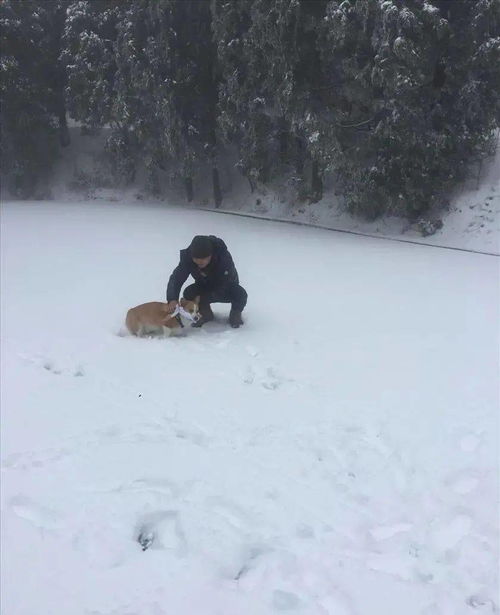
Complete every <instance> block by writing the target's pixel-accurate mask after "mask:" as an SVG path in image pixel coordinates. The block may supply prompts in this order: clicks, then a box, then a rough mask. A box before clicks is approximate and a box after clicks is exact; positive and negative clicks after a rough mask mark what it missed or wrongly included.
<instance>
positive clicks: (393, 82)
mask: <svg viewBox="0 0 500 615" xmlns="http://www.w3.org/2000/svg"><path fill="white" fill-rule="evenodd" d="M452 5H453V6H452ZM452 5H451V4H450V3H446V2H441V3H438V2H434V3H431V2H429V1H425V0H407V1H405V2H403V1H402V0H358V1H356V2H354V1H350V0H344V1H343V2H336V1H332V2H330V3H329V5H328V8H327V19H326V20H325V25H324V31H323V40H322V44H321V53H322V58H323V63H324V68H325V70H326V71H328V72H329V73H330V74H331V75H333V76H334V79H335V80H336V81H337V83H338V88H337V91H336V92H335V97H334V101H333V110H334V114H335V116H336V120H335V125H336V129H335V133H336V135H337V138H336V141H337V142H338V144H339V149H333V150H332V155H331V159H330V166H331V168H333V169H335V171H336V172H337V174H338V176H339V178H340V181H341V182H342V185H343V190H344V193H345V196H346V199H347V203H348V205H349V207H350V209H351V210H352V211H354V212H357V213H360V214H363V215H366V216H368V217H376V216H377V215H380V214H382V213H395V214H400V215H407V216H409V217H410V218H411V217H416V216H418V215H420V214H421V213H422V212H424V211H426V210H427V209H429V208H430V207H432V206H433V205H434V204H438V203H439V201H440V199H441V198H442V195H443V193H444V192H445V191H448V190H450V188H451V187H452V186H453V185H455V184H456V183H457V181H459V180H460V179H462V178H463V176H464V173H465V170H466V167H467V164H468V161H469V159H470V156H471V155H472V154H473V152H474V150H475V149H476V148H478V147H479V148H481V145H482V143H484V140H485V139H486V138H487V137H488V135H489V134H490V132H491V130H492V128H493V127H494V126H495V122H498V94H497V92H495V87H496V86H495V84H497V83H498V71H499V70H500V62H496V63H495V64H489V63H490V61H491V62H492V61H493V60H495V59H498V35H499V31H498V2H494V1H492V2H489V0H484V2H483V1H482V0H480V1H479V2H477V3H471V2H466V1H462V0H454V1H453V3H452ZM471 24H472V27H471ZM486 65H487V66H488V68H487V69H486V70H485V67H486ZM495 101H496V102H495ZM472 115H473V117H472ZM360 129H365V130H360ZM320 132H321V130H320ZM334 141H335V139H334Z"/></svg>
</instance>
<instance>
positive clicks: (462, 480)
mask: <svg viewBox="0 0 500 615" xmlns="http://www.w3.org/2000/svg"><path fill="white" fill-rule="evenodd" d="M446 484H447V485H448V487H449V488H450V489H451V490H452V491H454V492H455V493H456V494H458V495H468V494H469V493H472V492H473V491H475V490H476V489H477V487H478V485H479V478H478V476H477V475H476V473H475V472H474V471H473V470H465V471H462V472H459V473H457V474H454V475H452V476H451V477H449V478H448V479H447V481H446Z"/></svg>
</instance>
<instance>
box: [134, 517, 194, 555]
mask: <svg viewBox="0 0 500 615" xmlns="http://www.w3.org/2000/svg"><path fill="white" fill-rule="evenodd" d="M134 534H135V540H137V542H138V543H139V545H140V546H141V548H142V550H143V551H147V550H148V549H150V548H151V549H165V550H168V551H173V552H174V553H175V555H176V556H177V557H184V556H185V555H186V554H187V550H188V549H187V540H186V535H185V533H184V529H183V526H182V523H181V520H180V517H179V513H178V511H176V510H160V511H157V512H154V513H149V514H147V515H144V516H143V517H142V518H141V519H140V520H139V522H138V523H137V526H136V528H135V532H134Z"/></svg>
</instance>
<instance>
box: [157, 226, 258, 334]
mask: <svg viewBox="0 0 500 615" xmlns="http://www.w3.org/2000/svg"><path fill="white" fill-rule="evenodd" d="M189 275H192V276H193V278H194V281H195V282H194V284H191V285H190V286H187V287H186V288H185V289H184V298H185V299H188V300H190V301H193V300H194V299H195V298H196V297H198V296H199V297H200V303H199V312H200V314H201V318H200V319H199V320H198V321H197V322H196V323H193V324H192V325H191V326H193V327H202V326H203V325H204V324H205V323H206V322H209V321H210V320H213V318H214V315H213V312H212V308H211V307H210V304H211V303H230V304H231V312H230V313H229V324H230V325H231V327H233V328H235V329H236V328H238V327H239V326H240V325H242V324H243V319H242V317H241V313H242V312H243V309H244V308H245V305H246V303H247V292H246V290H245V289H244V288H243V287H242V286H240V283H239V278H238V272H237V271H236V267H235V266H234V262H233V258H232V256H231V254H230V253H229V250H228V249H227V246H226V244H225V243H224V242H223V241H222V239H219V238H218V237H215V236H214V235H209V236H206V235H197V236H196V237H194V238H193V241H192V242H191V245H190V246H189V247H188V248H186V249H185V250H181V251H180V261H179V264H178V265H177V267H176V268H175V269H174V271H173V272H172V275H171V276H170V279H169V281H168V287H167V302H168V311H169V312H170V313H173V312H174V311H175V308H176V306H177V302H178V300H179V294H180V291H181V288H182V285H183V284H184V282H185V281H186V280H187V278H188V277H189Z"/></svg>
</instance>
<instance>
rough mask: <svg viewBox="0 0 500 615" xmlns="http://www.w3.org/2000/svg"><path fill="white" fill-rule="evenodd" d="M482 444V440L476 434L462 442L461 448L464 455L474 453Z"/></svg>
mask: <svg viewBox="0 0 500 615" xmlns="http://www.w3.org/2000/svg"><path fill="white" fill-rule="evenodd" d="M480 443H481V438H480V437H479V436H477V435H475V434H468V435H467V436H464V437H463V438H462V439H461V440H460V448H461V449H462V450H463V451H464V453H474V452H475V451H476V449H477V447H478V446H479V444H480Z"/></svg>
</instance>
